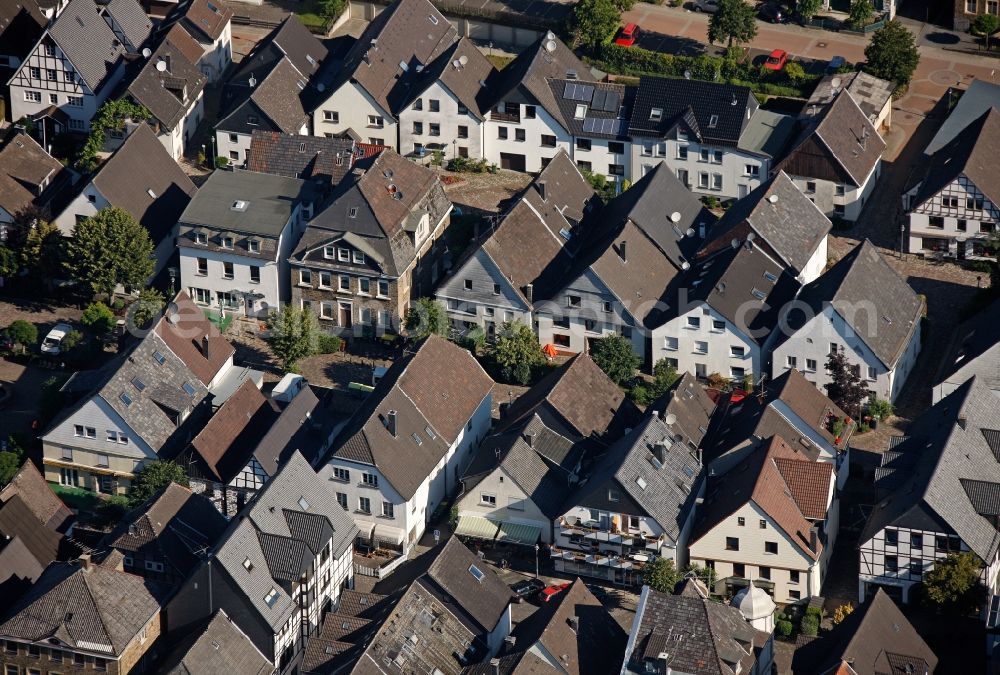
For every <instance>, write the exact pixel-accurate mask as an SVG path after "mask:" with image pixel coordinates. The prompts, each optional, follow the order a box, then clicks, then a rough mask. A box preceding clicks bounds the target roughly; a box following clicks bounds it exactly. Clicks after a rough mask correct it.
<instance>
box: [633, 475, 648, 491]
mask: <svg viewBox="0 0 1000 675" xmlns="http://www.w3.org/2000/svg"><path fill="white" fill-rule="evenodd" d="M635 484H636V485H638V486H639V489H640V490H645V489H646V479H645V478H643V477H642V476H638V477H637V478H636V479H635Z"/></svg>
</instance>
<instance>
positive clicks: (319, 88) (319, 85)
mask: <svg viewBox="0 0 1000 675" xmlns="http://www.w3.org/2000/svg"><path fill="white" fill-rule="evenodd" d="M325 90H326V85H325V84H323V83H322V82H320V83H319V84H317V85H316V91H325Z"/></svg>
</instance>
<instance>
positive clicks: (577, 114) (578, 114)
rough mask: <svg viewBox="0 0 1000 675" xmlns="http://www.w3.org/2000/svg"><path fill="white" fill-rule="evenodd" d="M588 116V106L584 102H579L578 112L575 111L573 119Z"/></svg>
mask: <svg viewBox="0 0 1000 675" xmlns="http://www.w3.org/2000/svg"><path fill="white" fill-rule="evenodd" d="M586 116H587V106H585V105H584V104H582V103H578V104H577V106H576V112H574V113H573V119H577V120H582V119H583V118H584V117H586Z"/></svg>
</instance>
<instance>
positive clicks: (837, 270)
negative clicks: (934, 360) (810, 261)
mask: <svg viewBox="0 0 1000 675" xmlns="http://www.w3.org/2000/svg"><path fill="white" fill-rule="evenodd" d="M797 299H798V301H799V303H805V304H806V305H808V306H809V308H810V309H811V310H812V313H813V316H818V315H819V314H820V313H821V312H822V310H823V309H824V308H825V307H826V306H827V305H832V306H833V309H834V310H835V311H836V312H837V313H838V314H840V315H841V316H842V317H843V318H844V319H845V321H847V322H848V324H849V325H850V327H851V329H852V330H853V331H854V332H855V334H856V335H857V337H858V338H859V339H860V340H861V341H862V342H864V343H865V345H867V346H868V348H869V349H870V350H871V351H872V352H873V353H874V354H875V356H876V358H878V359H879V360H880V361H881V362H882V363H883V364H885V365H886V366H887V367H889V368H894V367H895V365H896V362H897V361H899V358H900V357H901V356H902V355H903V352H905V351H906V348H907V347H908V346H909V344H910V339H911V337H912V336H913V333H914V331H915V330H916V329H917V326H918V325H919V323H920V313H921V311H922V303H921V301H920V298H919V297H918V296H917V294H916V293H915V292H914V291H913V289H912V288H911V287H910V285H909V284H907V283H906V280H905V279H903V277H901V276H900V275H899V273H898V272H896V271H895V270H894V269H893V268H892V266H890V265H889V263H888V262H886V260H885V259H884V258H883V257H882V255H881V254H880V253H879V251H878V249H877V248H875V246H874V245H873V244H872V243H871V242H870V241H868V240H867V239H865V240H864V241H862V242H861V243H859V244H858V245H857V246H855V247H854V249H852V250H851V252H850V253H848V254H847V255H845V256H844V257H843V258H841V259H840V260H839V261H838V262H837V263H836V264H834V266H833V267H831V268H830V269H828V270H827V271H826V272H824V273H823V275H822V276H820V277H819V278H818V279H816V280H815V281H813V282H811V283H809V284H806V285H805V286H803V287H802V291H801V292H800V293H799V295H798V298H797ZM799 303H796V304H799ZM800 306H801V305H800ZM869 307H874V310H875V312H874V313H875V316H872V315H871V312H870V311H868V310H867V308H869ZM803 315H804V312H802V311H801V310H799V311H796V308H795V307H794V306H789V307H787V308H784V309H783V310H782V320H784V321H787V322H788V325H789V327H790V328H791V329H792V331H789V335H790V334H791V333H792V332H793V331H795V330H798V329H799V328H800V327H801V326H802V323H803ZM785 339H787V336H786V338H785ZM780 341H781V339H780V338H779V344H780Z"/></svg>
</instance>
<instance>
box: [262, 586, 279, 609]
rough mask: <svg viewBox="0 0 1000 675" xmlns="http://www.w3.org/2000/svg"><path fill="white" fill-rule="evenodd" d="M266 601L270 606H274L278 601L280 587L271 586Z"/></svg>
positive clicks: (265, 597)
mask: <svg viewBox="0 0 1000 675" xmlns="http://www.w3.org/2000/svg"><path fill="white" fill-rule="evenodd" d="M264 602H265V603H267V606H268V607H274V605H275V603H277V602H278V589H276V588H275V587H274V586H271V590H269V591H268V592H267V595H265V596H264Z"/></svg>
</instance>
